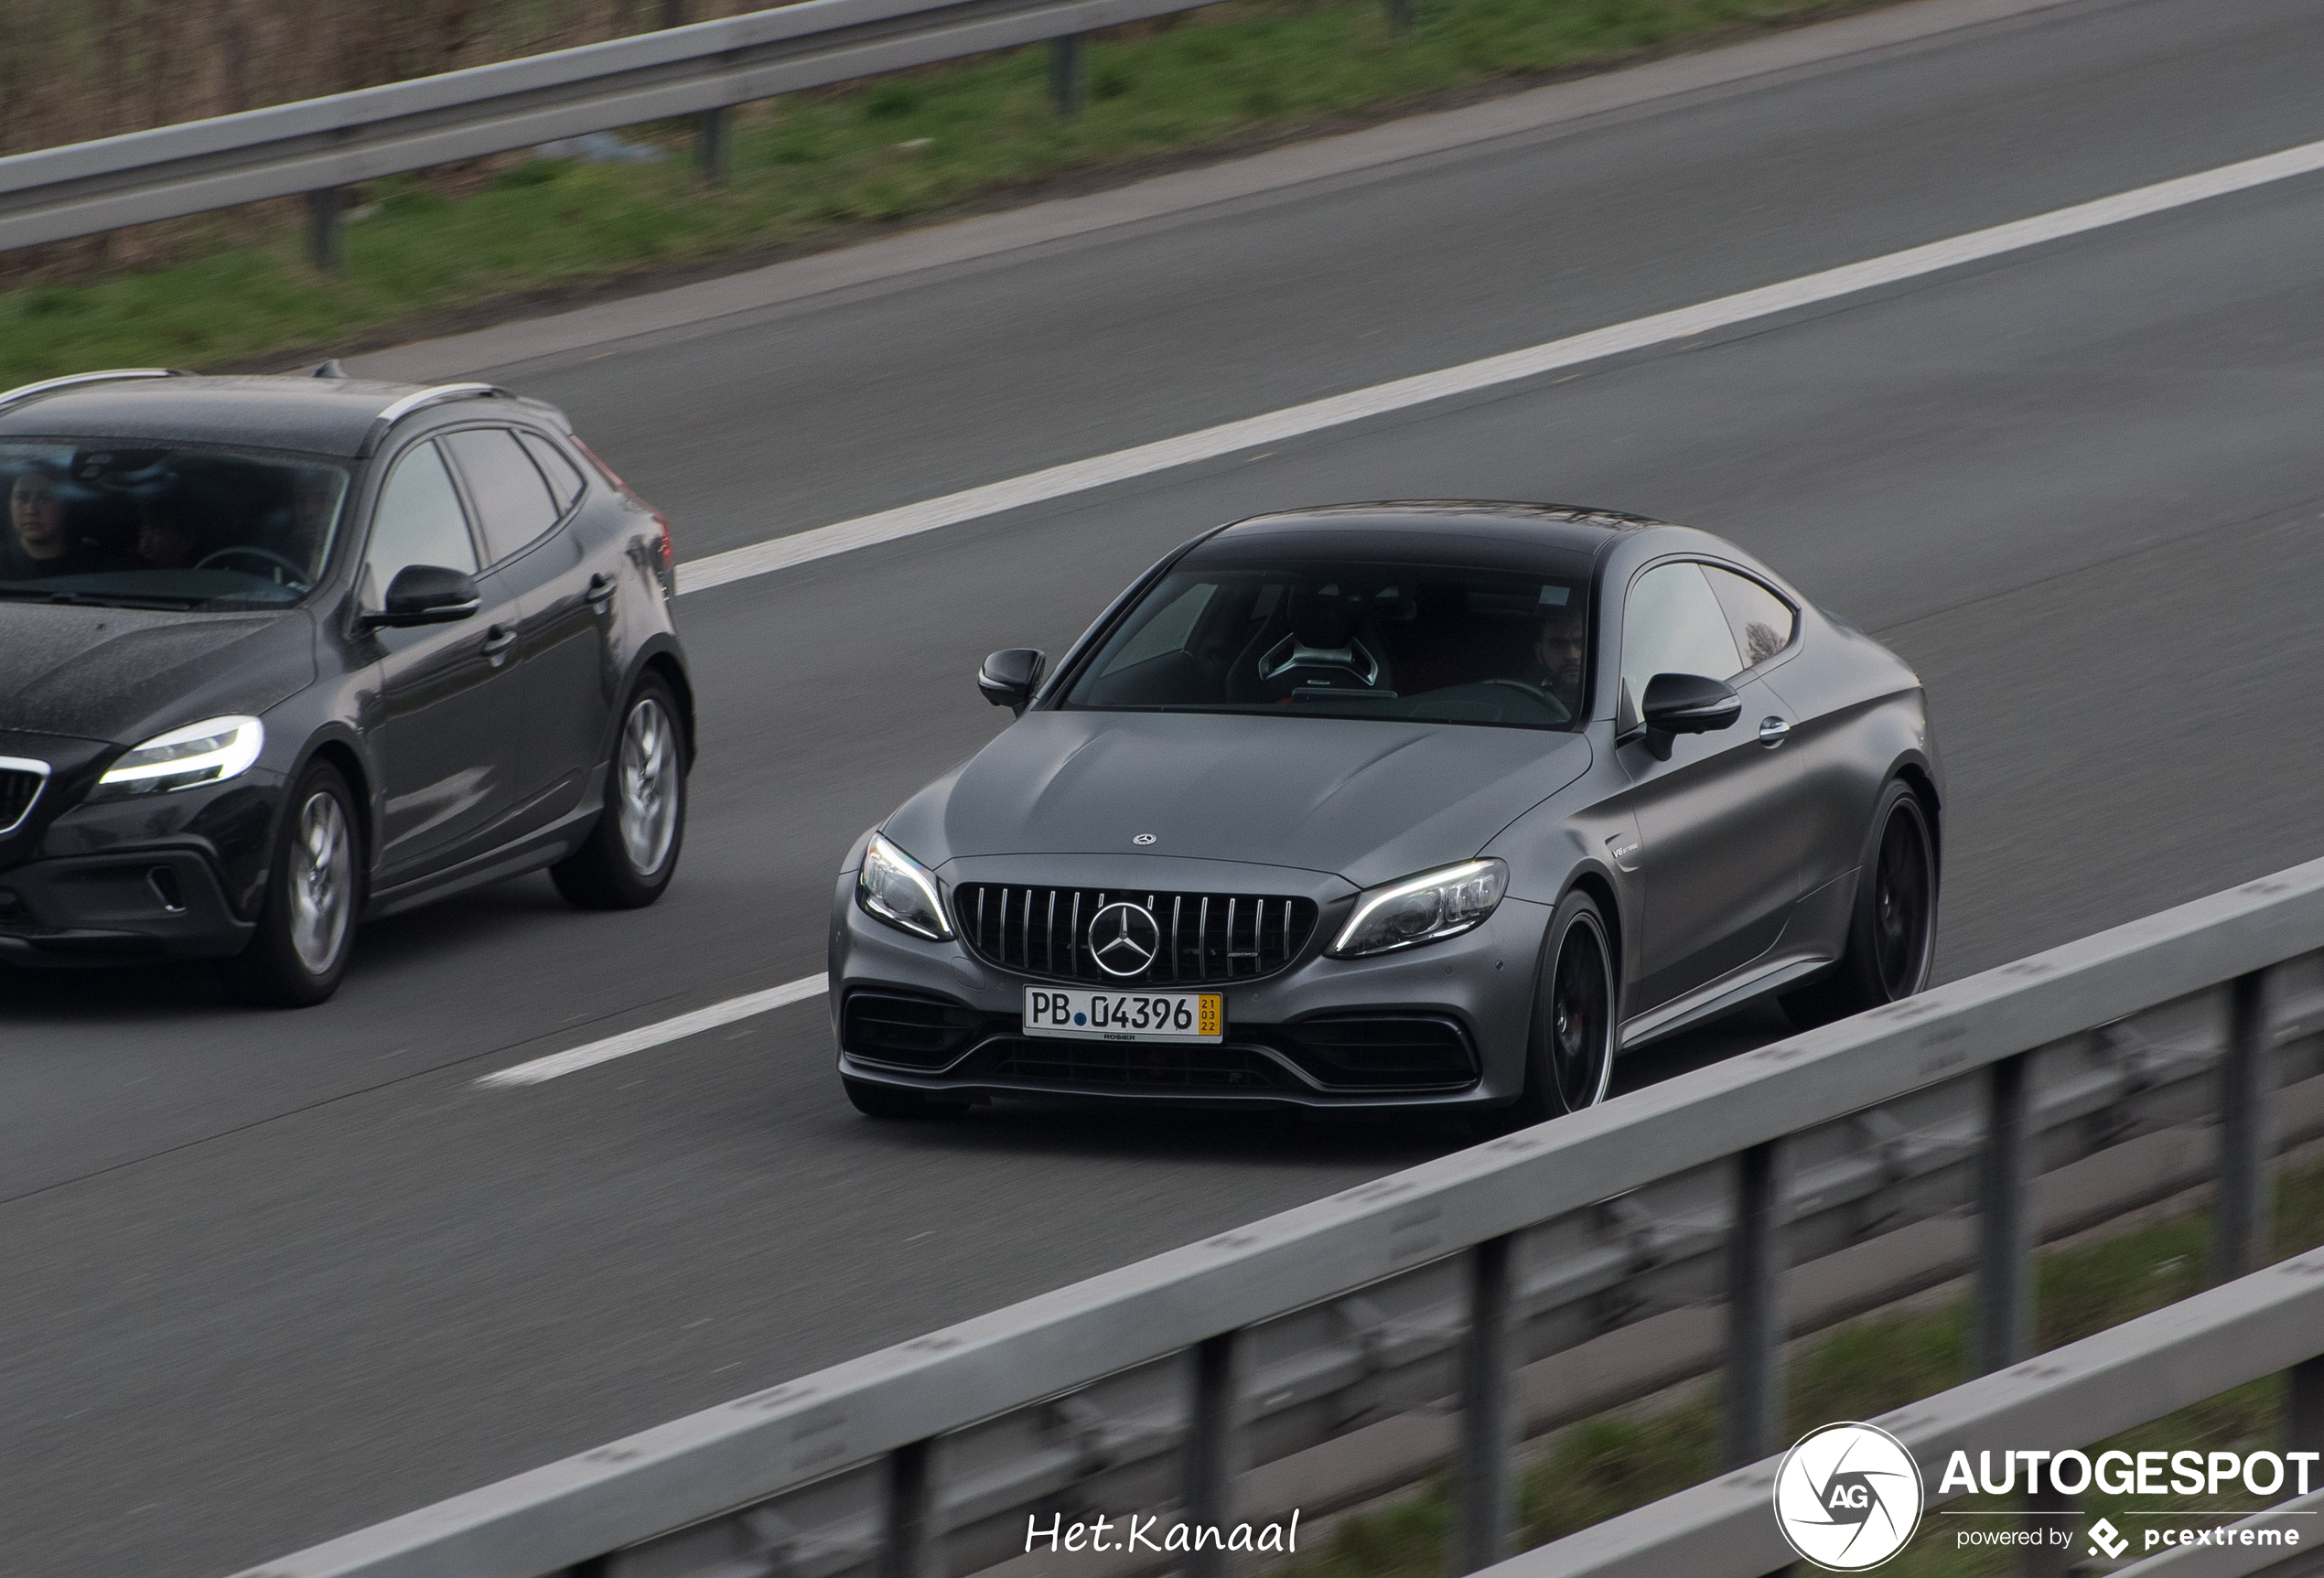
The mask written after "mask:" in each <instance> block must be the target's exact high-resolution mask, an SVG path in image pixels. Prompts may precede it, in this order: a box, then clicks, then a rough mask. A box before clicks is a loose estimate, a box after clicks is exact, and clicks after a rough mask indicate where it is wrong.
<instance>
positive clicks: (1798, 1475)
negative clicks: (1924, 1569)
mask: <svg viewBox="0 0 2324 1578" xmlns="http://www.w3.org/2000/svg"><path fill="white" fill-rule="evenodd" d="M1920 1525H1921V1465H1919V1464H1917V1463H1915V1462H1913V1461H1912V1454H1910V1452H1907V1451H1906V1450H1905V1449H1904V1443H1902V1442H1900V1441H1899V1440H1898V1439H1897V1438H1896V1437H1895V1436H1893V1435H1890V1434H1889V1433H1888V1432H1887V1431H1885V1430H1882V1429H1880V1428H1879V1427H1878V1426H1877V1425H1870V1424H1827V1425H1825V1426H1824V1428H1822V1429H1821V1430H1814V1431H1811V1432H1809V1433H1807V1434H1806V1435H1803V1436H1802V1437H1801V1438H1800V1441H1799V1444H1797V1445H1795V1446H1794V1447H1792V1448H1791V1451H1789V1452H1787V1453H1785V1454H1784V1455H1783V1464H1782V1466H1781V1467H1780V1468H1778V1469H1777V1470H1776V1471H1775V1526H1776V1527H1777V1528H1778V1529H1781V1530H1782V1531H1783V1538H1784V1540H1785V1541H1786V1542H1787V1543H1788V1544H1790V1546H1791V1549H1792V1550H1794V1551H1798V1552H1799V1553H1800V1557H1801V1559H1802V1561H1805V1562H1810V1563H1812V1564H1813V1565H1815V1566H1817V1567H1821V1568H1823V1569H1824V1571H1826V1572H1828V1573H1861V1572H1863V1571H1864V1570H1865V1569H1867V1568H1868V1567H1877V1566H1878V1565H1880V1563H1881V1562H1886V1561H1887V1560H1888V1558H1889V1557H1891V1556H1894V1555H1895V1554H1896V1553H1897V1552H1898V1551H1901V1550H1903V1549H1904V1544H1905V1541H1906V1540H1910V1539H1911V1538H1912V1531H1913V1530H1915V1529H1917V1528H1919V1527H1920Z"/></svg>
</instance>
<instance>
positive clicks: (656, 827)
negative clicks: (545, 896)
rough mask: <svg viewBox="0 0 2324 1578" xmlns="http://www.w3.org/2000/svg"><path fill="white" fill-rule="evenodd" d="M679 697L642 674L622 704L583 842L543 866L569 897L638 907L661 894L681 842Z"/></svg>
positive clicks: (582, 902)
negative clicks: (600, 796) (601, 802)
mask: <svg viewBox="0 0 2324 1578" xmlns="http://www.w3.org/2000/svg"><path fill="white" fill-rule="evenodd" d="M678 718H679V713H678V703H677V698H676V697H675V696H673V695H672V693H671V691H670V686H669V683H668V682H666V681H664V680H663V679H662V677H661V676H660V675H658V674H648V675H647V676H646V677H645V678H644V679H642V680H640V681H639V682H638V688H637V689H636V690H634V691H632V692H629V701H628V702H626V703H623V704H622V708H621V729H620V732H619V734H618V735H615V737H614V743H613V760H612V761H611V762H610V763H608V766H607V768H606V776H605V809H604V810H603V811H602V812H601V813H600V814H599V815H598V817H597V825H595V826H594V827H592V828H590V830H589V836H588V837H587V838H586V839H585V840H583V841H582V844H581V847H580V848H579V849H576V850H575V851H574V852H573V853H571V854H569V855H566V856H565V858H564V859H563V860H561V861H559V862H557V864H554V865H553V866H551V867H550V868H549V876H550V878H551V880H553V881H554V882H555V884H556V885H557V891H558V892H559V893H561V894H563V895H565V900H566V902H567V903H570V904H575V905H578V906H579V907H581V908H583V909H643V908H644V907H646V906H647V905H649V904H651V903H652V902H653V901H654V900H655V899H657V898H660V897H661V896H662V889H663V888H666V887H668V886H670V878H671V876H672V875H673V874H675V872H676V871H677V869H678V851H679V850H680V849H681V848H682V847H683V845H684V843H685V840H686V746H685V735H684V733H683V729H682V727H681V725H679V722H678Z"/></svg>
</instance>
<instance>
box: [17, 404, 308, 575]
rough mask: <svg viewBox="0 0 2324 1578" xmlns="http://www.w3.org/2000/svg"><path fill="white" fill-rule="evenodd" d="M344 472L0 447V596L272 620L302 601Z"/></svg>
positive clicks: (221, 454) (87, 445)
mask: <svg viewBox="0 0 2324 1578" xmlns="http://www.w3.org/2000/svg"><path fill="white" fill-rule="evenodd" d="M347 481H348V477H347V470H346V468H345V467H341V466H335V465H332V464H330V463H328V462H327V461H319V460H316V461H307V460H292V459H288V458H285V457H284V456H261V455H242V454H237V453H235V452H234V451H231V450H221V449H208V448H199V447H188V446H186V445H168V444H153V443H141V442H138V441H136V440H124V439H120V438H104V439H81V440H77V441H76V440H73V439H70V438H65V439H55V440H41V441H38V442H25V441H22V440H9V441H6V442H4V443H0V596H25V597H30V596H48V594H49V593H51V592H70V593H71V594H73V595H74V596H79V597H85V598H97V599H114V600H119V601H122V602H124V603H145V602H150V603H156V604H161V605H164V606H177V607H237V606H241V607H271V606H283V605H288V604H291V603H295V602H297V601H298V600H299V599H300V598H301V597H303V596H306V595H307V592H309V591H310V590H312V589H313V587H314V585H315V582H316V580H317V577H318V576H319V575H320V574H321V571H322V567H323V564H324V563H325V561H326V560H327V559H328V556H329V554H330V549H331V541H332V537H333V534H334V533H335V532H336V531H337V530H338V528H339V506H340V504H341V502H342V501H343V500H344V499H345V497H346V493H347Z"/></svg>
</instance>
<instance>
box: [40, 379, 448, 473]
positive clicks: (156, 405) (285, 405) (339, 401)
mask: <svg viewBox="0 0 2324 1578" xmlns="http://www.w3.org/2000/svg"><path fill="white" fill-rule="evenodd" d="M421 387H422V386H421V385H418V384H412V383H374V382H371V381H368V380H364V379H339V378H300V377H295V376H287V375H283V374H274V375H271V376H267V375H253V376H250V377H233V378H199V377H185V378H139V379H122V380H120V381H109V382H104V383H84V384H74V385H70V386H68V387H66V388H64V389H59V390H58V391H57V392H54V393H53V394H39V395H34V396H32V397H31V398H29V399H27V400H25V401H23V402H22V403H18V404H16V405H11V406H5V407H0V438H5V437H19V436H21V437H35V436H39V437H59V438H62V437H89V438H112V439H132V438H151V439H160V440H165V441H175V442H179V443H188V444H247V445H254V446H257V447H260V448H266V449H295V450H301V451H304V452H306V453H308V454H315V455H339V456H352V455H354V454H355V453H356V452H357V451H358V450H359V449H360V447H361V446H362V443H363V435H365V434H366V433H368V432H369V431H370V430H371V424H372V422H374V421H375V420H376V419H377V418H378V416H379V413H381V412H382V411H383V410H385V409H386V408H387V407H388V406H390V405H392V404H393V403H395V402H396V401H398V400H401V399H402V398H403V396H405V395H407V394H413V393H416V392H418V391H419V390H420V388H421Z"/></svg>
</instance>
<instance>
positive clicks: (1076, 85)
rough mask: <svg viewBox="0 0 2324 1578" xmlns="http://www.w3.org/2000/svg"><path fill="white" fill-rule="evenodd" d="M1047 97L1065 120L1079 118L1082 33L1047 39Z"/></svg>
mask: <svg viewBox="0 0 2324 1578" xmlns="http://www.w3.org/2000/svg"><path fill="white" fill-rule="evenodd" d="M1049 97H1050V98H1051V99H1053V100H1055V101H1056V102H1057V113H1058V114H1059V116H1060V118H1062V119H1064V120H1068V121H1078V120H1080V119H1081V35H1080V34H1079V33H1068V34H1066V35H1065V37H1063V38H1052V39H1050V40H1049Z"/></svg>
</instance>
